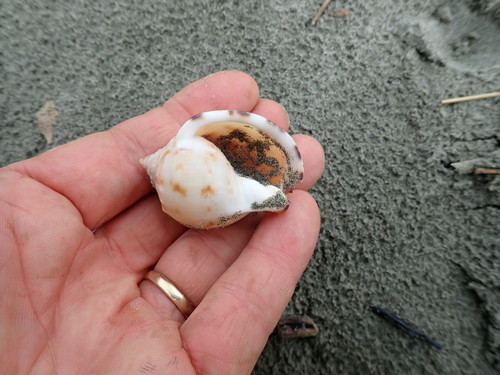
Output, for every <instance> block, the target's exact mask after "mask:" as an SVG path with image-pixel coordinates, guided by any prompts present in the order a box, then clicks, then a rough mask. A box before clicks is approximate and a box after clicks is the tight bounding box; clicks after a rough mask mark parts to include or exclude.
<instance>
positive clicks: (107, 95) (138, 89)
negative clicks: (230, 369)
mask: <svg viewBox="0 0 500 375" xmlns="http://www.w3.org/2000/svg"><path fill="white" fill-rule="evenodd" d="M4 3H5V4H2V12H0V20H1V24H2V27H1V28H0V36H1V38H0V40H1V42H0V43H1V45H0V46H1V48H0V50H1V51H2V54H0V61H1V63H2V68H1V70H0V72H1V77H2V83H3V84H2V86H3V87H2V90H1V91H0V99H1V100H0V110H1V114H2V116H1V121H2V122H1V124H0V150H1V152H0V165H2V166H3V165H6V164H8V163H10V162H13V161H16V160H20V159H24V158H27V157H31V156H34V155H37V154H39V153H41V152H43V151H45V150H47V149H49V148H51V147H55V146H57V145H60V144H63V143H66V142H68V141H70V140H72V139H75V138H78V137H81V136H84V135H86V134H89V133H92V132H95V131H100V130H105V129H108V128H110V127H111V126H113V125H114V124H116V123H118V122H120V121H122V120H125V119H127V118H130V117H132V116H135V115H137V114H140V113H143V112H145V111H147V110H148V109H150V108H153V107H155V106H157V105H160V104H161V103H162V102H163V101H164V100H166V99H167V98H169V97H170V96H171V95H172V94H173V93H175V92H176V91H178V90H179V89H181V88H182V87H184V86H185V85H186V84H188V83H190V82H191V81H193V80H196V79H198V78H200V77H203V76H205V75H206V74H209V73H213V72H215V71H219V70H223V69H238V70H242V71H245V72H248V73H250V74H251V75H253V76H254V77H255V78H256V80H257V81H258V83H259V84H260V87H261V95H262V96H263V97H267V98H271V99H274V100H276V101H278V102H280V103H281V104H283V105H284V106H285V107H286V108H287V109H288V111H289V114H290V118H291V130H292V132H303V133H307V134H311V135H313V136H315V137H316V138H317V139H319V140H320V142H321V143H322V144H323V146H324V148H325V152H326V155H327V169H326V171H325V174H324V176H323V178H322V179H321V180H320V182H319V183H318V185H317V186H316V187H315V188H314V189H313V190H312V193H313V194H314V195H315V197H317V199H318V200H319V204H320V207H321V210H322V230H321V235H320V239H319V242H318V245H317V250H316V253H315V255H314V257H313V259H312V261H311V263H310V265H309V267H308V269H307V270H306V272H305V274H304V276H303V278H302V280H301V281H300V283H299V285H298V287H297V290H296V293H295V295H294V297H293V299H292V301H291V302H290V304H289V306H288V308H287V313H289V314H305V315H308V316H309V317H311V318H313V319H314V320H315V322H316V323H317V324H318V325H319V327H320V333H319V335H318V336H316V337H315V338H308V339H296V340H284V339H280V338H278V337H274V336H272V337H271V338H270V341H269V344H268V345H267V347H266V348H265V350H264V353H263V355H262V357H261V358H260V360H259V362H258V364H257V367H256V369H255V371H254V373H255V374H344V375H348V374H494V373H498V372H497V371H499V370H500V259H499V258H500V250H499V249H500V240H499V228H500V210H499V208H500V193H499V192H500V177H498V176H494V175H473V174H467V173H466V174H460V173H458V172H459V171H457V170H456V169H454V168H453V167H452V166H451V163H456V162H464V161H470V160H473V162H471V163H472V164H471V163H469V164H471V165H473V166H478V167H480V166H487V167H494V166H497V167H499V166H500V147H499V146H500V138H499V137H500V105H499V104H500V98H498V97H497V98H490V99H483V100H477V101H471V102H464V103H458V104H448V105H442V104H440V100H441V99H445V98H449V97H455V96H464V95H473V94H479V93H487V92H494V91H499V89H500V87H499V82H500V80H499V78H500V1H498V0H490V1H480V0H477V1H473V0H470V1H465V0H459V1H451V0H448V1H443V0H441V1H419V2H408V1H402V0H401V1H396V0H394V1H378V2H364V1H359V0H357V1H356V0H353V1H345V2H339V1H333V2H332V3H331V4H330V6H329V7H328V8H327V10H326V12H325V13H324V14H323V16H322V17H321V18H320V19H319V21H318V22H317V24H316V25H315V26H311V25H310V21H311V19H312V17H313V16H314V14H315V13H316V11H317V10H318V9H319V7H320V5H321V1H310V0H307V1H302V0H293V1H290V0H274V1H261V0H258V1H257V0H256V1H228V2H222V1H216V2H215V1H208V0H207V1H192V0H189V1H166V2H155V1H132V0H124V1H121V2H101V3H100V4H94V3H93V2H88V1H82V0H71V1H65V2H58V4H55V3H54V2H52V1H34V0H28V1H23V2H21V1H15V2H4ZM367 3H374V4H367ZM336 8H347V9H349V10H350V12H349V14H348V15H347V16H345V17H335V16H333V15H332V12H333V10H334V9H336ZM50 101H53V102H54V103H55V108H56V111H57V113H58V114H57V117H56V118H55V125H54V126H53V130H52V131H53V143H51V144H50V145H48V144H47V141H46V138H45V137H44V136H43V135H42V134H41V133H40V131H39V130H38V128H37V116H36V113H37V112H38V111H39V110H40V109H41V108H42V107H43V106H44V105H45V104H46V103H47V102H50ZM52 113H55V112H52ZM48 121H49V123H51V121H52V119H50V118H49V120H48ZM372 305H376V306H381V307H383V308H385V309H387V310H388V311H390V312H393V313H396V314H398V315H399V316H401V317H402V318H403V319H404V320H406V321H407V322H410V323H412V324H413V325H414V326H415V327H417V328H418V329H419V330H421V331H423V332H425V333H426V334H428V335H430V336H431V337H432V338H433V339H435V340H437V341H438V342H439V343H440V344H442V346H443V349H442V350H437V349H436V348H435V347H433V346H431V345H428V344H427V343H426V342H423V341H421V340H417V339H416V338H412V337H411V336H408V335H407V334H405V333H404V332H402V331H401V330H399V329H398V328H396V327H394V326H392V325H390V324H389V323H388V322H387V321H385V320H383V319H380V317H379V316H377V315H376V314H374V313H373V312H371V311H370V310H369V307H370V306H372Z"/></svg>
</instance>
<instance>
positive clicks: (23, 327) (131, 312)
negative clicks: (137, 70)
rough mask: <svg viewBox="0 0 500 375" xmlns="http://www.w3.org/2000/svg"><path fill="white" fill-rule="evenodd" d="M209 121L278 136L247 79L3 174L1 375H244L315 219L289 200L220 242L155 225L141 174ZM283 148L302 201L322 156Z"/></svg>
mask: <svg viewBox="0 0 500 375" xmlns="http://www.w3.org/2000/svg"><path fill="white" fill-rule="evenodd" d="M214 109H239V110H244V111H250V112H255V113H258V114H261V115H263V116H265V117H267V118H269V119H271V120H272V121H274V122H276V123H277V124H279V125H280V126H282V127H283V128H287V125H288V117H287V114H286V112H285V111H284V109H283V108H282V107H281V106H280V105H278V104H277V103H275V102H273V101H270V100H265V99H259V94H258V87H257V84H256V83H255V81H254V80H253V79H252V78H250V77H249V76H247V75H246V74H243V73H240V72H221V73H218V74H214V75H211V76H208V77H205V78H203V79H201V80H199V81H197V82H195V83H193V84H191V85H189V86H187V87H186V88H185V89H183V90H181V91H180V92H179V93H177V94H176V95H175V96H174V97H172V98H171V99H170V100H169V101H167V102H166V103H165V104H164V105H163V106H162V107H159V108H156V109H153V110H151V111H149V112H147V113H145V114H143V115H141V116H138V117H135V118H132V119H130V120H128V121H125V122H123V123H121V124H119V125H117V126H115V127H114V128H112V129H110V130H108V131H106V132H102V133H96V134H92V135H89V136H87V137H85V138H82V139H79V140H76V141H74V142H71V143H69V144H66V145H63V146H60V147H57V148H55V149H53V150H50V151H48V152H46V153H44V154H42V155H40V156H37V157H35V158H32V159H29V160H25V161H22V162H19V163H15V164H12V165H10V166H7V167H5V168H3V169H1V170H0V212H1V215H0V285H1V286H2V287H1V294H0V295H1V299H0V369H1V370H2V371H0V372H2V373H7V374H14V373H27V372H33V373H36V374H48V373H50V374H52V373H62V374H76V373H92V374H97V373H103V374H124V373H149V372H151V373H162V374H170V373H172V374H185V373H186V374H194V373H203V374H205V373H207V374H208V373H217V374H243V373H248V372H250V371H251V370H252V368H253V366H254V365H255V362H256V361H257V358H258V356H259V354H260V353H261V351H262V349H263V348H264V345H265V344H266V341H267V338H268V336H269V334H270V333H271V332H272V331H273V329H274V327H275V325H276V323H277V321H278V320H279V318H280V315H281V313H282V312H283V310H284V308H285V306H286V304H287V302H288V300H289V299H290V297H291V296H292V293H293V290H294V287H295V284H296V282H297V280H298V279H299V277H300V275H301V274H302V272H303V270H304V268H305V267H306V265H307V262H308V261H309V258H310V256H311V254H312V251H313V249H314V246H315V244H316V240H317V236H318V231H319V223H320V219H319V212H318V208H317V206H316V203H315V202H314V200H313V199H312V198H311V196H310V195H309V194H307V193H306V192H304V191H301V190H296V191H294V192H293V193H292V194H290V195H289V199H290V201H291V205H290V207H289V209H288V210H287V211H285V212H284V213H279V214H260V215H259V214H253V215H249V216H247V217H246V218H245V219H243V220H242V221H240V222H238V223H236V224H234V225H231V226H229V227H226V228H223V229H218V230H212V231H200V230H192V229H190V230H187V229H186V228H184V227H183V226H181V225H180V224H178V223H177V222H175V221H173V220H172V219H171V218H170V217H169V216H167V215H166V214H164V213H163V212H162V211H161V208H160V204H159V201H158V197H157V196H156V192H154V191H152V188H151V185H150V182H149V178H148V177H147V176H146V174H145V171H144V170H143V169H142V167H141V166H140V165H139V162H138V160H139V159H140V158H142V157H144V156H146V155H147V154H150V153H152V152H154V151H155V150H157V149H158V148H160V147H162V146H164V145H165V144H166V143H167V142H168V140H169V139H170V138H172V136H174V134H175V133H176V131H177V129H178V128H179V126H180V125H181V124H183V123H184V122H185V121H186V120H187V119H188V118H190V117H192V116H193V115H195V114H197V113H199V112H203V111H207V110H214ZM294 138H295V140H296V142H297V144H298V146H299V148H300V152H301V153H302V156H303V158H304V165H305V175H304V180H303V181H302V182H301V184H300V186H298V188H299V189H303V190H305V189H308V188H309V187H311V186H312V185H313V184H314V183H315V182H316V181H317V179H318V178H319V177H320V175H321V173H322V171H323V166H324V155H323V151H322V149H321V146H320V145H319V144H318V143H317V142H316V141H315V140H314V139H312V138H311V137H308V136H305V135H296V136H294ZM153 267H155V269H156V270H158V271H159V272H161V273H162V274H164V275H165V276H166V277H168V278H169V279H170V280H171V281H172V282H173V283H174V284H176V285H177V287H178V288H179V289H180V290H181V291H182V292H183V293H184V295H185V296H186V297H187V298H188V299H189V300H190V301H191V302H192V303H193V304H194V305H195V306H197V307H196V309H195V310H194V312H193V313H192V314H191V316H190V317H189V318H188V319H187V320H185V319H184V318H183V316H182V315H181V314H180V312H179V311H178V310H177V308H176V307H175V305H173V303H172V302H171V301H170V300H169V299H168V298H167V297H166V296H165V295H164V294H163V293H162V292H161V290H160V289H159V288H158V287H157V286H156V285H154V284H152V283H151V282H150V281H147V280H144V275H145V274H146V273H147V271H148V270H149V269H151V268H153Z"/></svg>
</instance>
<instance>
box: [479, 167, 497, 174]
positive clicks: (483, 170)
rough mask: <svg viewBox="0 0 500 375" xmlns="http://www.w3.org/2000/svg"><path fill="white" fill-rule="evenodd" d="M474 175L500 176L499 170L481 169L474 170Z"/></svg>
mask: <svg viewBox="0 0 500 375" xmlns="http://www.w3.org/2000/svg"><path fill="white" fill-rule="evenodd" d="M474 174H500V168H481V167H477V168H476V169H474Z"/></svg>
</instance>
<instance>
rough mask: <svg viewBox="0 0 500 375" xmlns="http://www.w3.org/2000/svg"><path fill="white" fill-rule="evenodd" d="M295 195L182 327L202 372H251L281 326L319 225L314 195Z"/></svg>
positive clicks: (262, 227) (261, 229)
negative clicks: (268, 339) (280, 320)
mask: <svg viewBox="0 0 500 375" xmlns="http://www.w3.org/2000/svg"><path fill="white" fill-rule="evenodd" d="M291 199H292V204H291V205H290V208H289V209H288V210H287V211H286V212H285V213H283V214H282V215H268V216H266V217H265V218H264V219H263V220H262V222H261V223H260V225H259V226H258V228H257V230H256V231H255V234H254V235H253V236H252V239H251V240H250V242H249V243H248V245H247V247H246V248H245V250H244V251H243V252H242V254H241V256H240V257H239V258H238V259H237V260H236V261H235V262H234V263H233V264H232V266H231V267H230V268H229V269H228V270H227V271H226V273H224V274H223V275H222V276H221V277H220V278H219V279H218V280H217V281H216V283H215V284H214V285H213V287H212V288H211V289H210V290H209V292H208V293H207V295H206V296H205V298H204V299H203V300H202V302H201V303H200V304H199V305H198V307H197V308H196V309H195V311H194V312H193V314H192V315H191V316H190V317H189V319H188V320H187V321H186V322H185V323H184V325H183V326H182V327H181V335H182V338H183V341H184V348H185V349H186V350H187V351H188V352H189V354H190V357H191V358H192V359H193V361H194V365H195V368H196V369H197V370H198V372H200V373H210V372H217V371H218V372H221V373H247V372H250V369H251V368H252V367H253V366H254V364H255V362H256V360H257V358H258V356H259V354H260V353H261V351H262V349H263V348H264V346H265V344H266V341H267V338H268V336H269V334H270V333H271V332H272V331H273V329H274V327H275V326H276V323H277V322H278V319H279V318H280V315H281V313H282V312H283V310H284V308H285V306H286V304H287V302H288V301H289V299H290V297H291V296H292V293H293V291H294V288H295V285H296V283H297V281H298V279H299V277H300V275H301V274H302V272H303V271H304V269H305V267H306V265H307V262H308V261H309V259H310V256H311V254H312V252H313V249H314V246H315V244H316V240H317V236H318V231H319V224H320V218H319V211H318V208H317V205H316V203H315V202H314V200H313V199H312V197H311V196H310V195H308V194H307V193H305V192H302V191H297V192H295V193H294V194H293V195H292V197H291ZM227 358H232V359H234V363H228V362H227ZM227 366H232V367H231V368H227Z"/></svg>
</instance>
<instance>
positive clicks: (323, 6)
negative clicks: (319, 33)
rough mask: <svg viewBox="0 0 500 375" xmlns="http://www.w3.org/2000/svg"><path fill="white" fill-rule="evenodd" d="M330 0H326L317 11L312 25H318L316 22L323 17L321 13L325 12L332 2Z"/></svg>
mask: <svg viewBox="0 0 500 375" xmlns="http://www.w3.org/2000/svg"><path fill="white" fill-rule="evenodd" d="M330 1H331V0H325V1H323V5H321V8H319V10H318V13H316V15H315V16H314V18H313V19H312V21H311V25H313V26H314V25H316V22H318V20H319V18H320V17H321V15H322V14H323V13H324V12H325V9H326V7H327V6H328V4H330Z"/></svg>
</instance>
